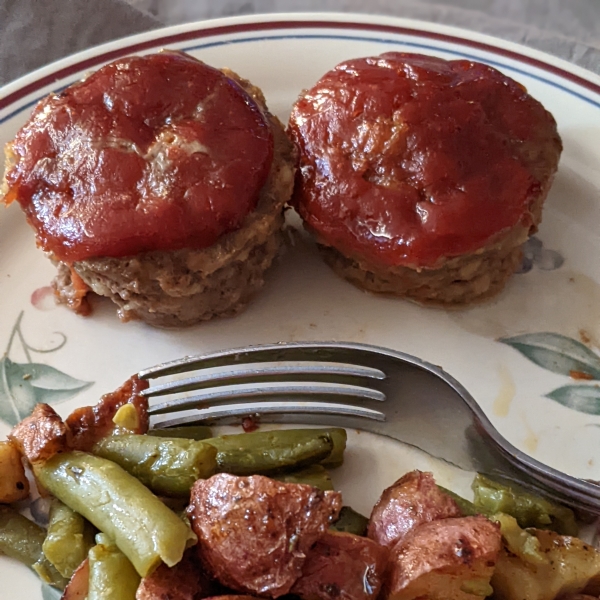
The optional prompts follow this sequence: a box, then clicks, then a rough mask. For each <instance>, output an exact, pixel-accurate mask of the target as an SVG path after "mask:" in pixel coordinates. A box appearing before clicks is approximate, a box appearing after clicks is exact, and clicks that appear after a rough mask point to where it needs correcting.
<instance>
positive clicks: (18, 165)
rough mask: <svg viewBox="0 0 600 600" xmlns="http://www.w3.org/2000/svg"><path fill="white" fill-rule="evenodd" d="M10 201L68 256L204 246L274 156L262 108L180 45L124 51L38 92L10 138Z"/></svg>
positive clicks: (248, 205)
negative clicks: (64, 84) (51, 90)
mask: <svg viewBox="0 0 600 600" xmlns="http://www.w3.org/2000/svg"><path fill="white" fill-rule="evenodd" d="M12 153H13V154H14V158H15V164H14V166H13V167H12V168H11V169H10V170H9V171H8V173H7V174H6V182H7V185H8V193H7V194H6V196H5V202H7V203H8V202H11V201H12V200H18V202H19V203H20V204H21V206H22V208H23V210H24V211H25V213H26V215H27V218H28V220H29V222H30V223H31V225H32V226H33V227H34V229H35V230H36V233H37V240H38V244H39V245H40V246H41V247H42V248H43V249H44V250H46V251H50V252H51V253H52V254H54V256H56V257H57V258H59V259H61V260H63V261H65V262H73V261H77V260H82V259H86V258H92V257H109V256H110V257H123V256H129V255H133V254H137V253H140V252H144V251H151V250H176V249H181V248H205V247H208V246H211V245H212V244H214V243H215V242H216V241H217V239H218V238H219V237H220V236H221V235H223V234H224V233H226V232H229V231H232V230H235V229H237V228H239V227H240V226H241V224H242V222H243V220H244V217H245V216H246V215H247V214H248V213H249V212H251V211H252V210H253V209H254V208H255V206H256V204H257V201H258V196H259V192H260V190H261V188H262V186H263V184H264V183H265V181H266V178H267V176H268V173H269V169H270V166H271V160H272V155H273V138H272V133H271V129H270V126H269V123H268V120H267V118H266V117H265V115H264V114H263V113H262V112H261V109H260V108H259V106H258V105H257V104H256V103H255V102H254V100H253V99H252V98H251V97H250V96H249V95H248V94H247V93H246V92H245V91H244V90H243V89H242V88H241V87H240V86H239V85H238V84H237V83H236V82H234V81H232V80H231V79H229V78H227V77H226V76H225V75H223V73H221V72H220V71H218V70H217V69H214V68H212V67H209V66H208V65H205V64H204V63H202V62H199V61H197V60H195V59H194V58H192V57H190V56H187V55H185V54H182V53H179V52H161V53H158V54H153V55H148V56H143V57H129V58H124V59H121V60H117V61H115V62H113V63H111V64H109V65H107V66H105V67H102V68H101V69H99V70H98V71H97V72H95V73H94V74H92V75H90V76H89V77H88V78H87V79H85V80H84V81H83V82H80V83H77V84H75V85H72V86H70V87H69V88H67V89H65V90H64V91H63V92H60V93H58V94H53V95H51V96H50V97H48V98H46V99H45V100H43V101H42V102H40V103H39V104H38V105H37V107H36V108H35V110H34V111H33V114H32V116H31V119H30V120H29V122H28V123H27V124H26V125H25V126H24V127H23V128H22V129H21V130H20V131H19V132H18V133H17V135H16V138H15V140H14V142H13V144H12Z"/></svg>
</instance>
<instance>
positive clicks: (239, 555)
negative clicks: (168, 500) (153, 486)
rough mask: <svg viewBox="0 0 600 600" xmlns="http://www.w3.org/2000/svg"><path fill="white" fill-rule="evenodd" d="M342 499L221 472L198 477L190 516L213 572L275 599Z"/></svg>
mask: <svg viewBox="0 0 600 600" xmlns="http://www.w3.org/2000/svg"><path fill="white" fill-rule="evenodd" d="M341 504H342V499H341V495H340V494H339V493H338V492H323V491H321V490H318V489H317V488H313V487H311V486H310V485H304V484H299V483H282V482H279V481H275V480H273V479H269V478H268V477H263V476H262V475H252V476H250V477H236V476H234V475H228V474H225V473H221V474H218V475H214V476H213V477H211V478H210V479H206V480H198V481H196V483H195V484H194V486H193V488H192V493H191V500H190V505H189V507H188V516H189V518H190V522H191V524H192V529H193V530H194V533H195V534H196V535H197V536H198V546H197V548H198V553H199V555H200V559H201V561H202V564H203V565H204V568H205V569H206V571H207V573H208V574H209V575H211V576H212V577H214V578H215V579H217V580H218V581H219V582H220V583H221V584H223V585H225V586H227V587H228V588H230V589H232V590H235V591H236V592H241V593H243V594H256V595H259V596H264V597H268V598H277V597H279V596H282V595H284V594H287V593H288V592H289V591H290V589H291V588H292V586H293V585H294V583H295V582H296V580H297V579H298V578H299V577H300V576H301V575H302V568H303V566H304V563H305V561H306V557H307V554H308V552H309V550H310V549H311V547H312V546H313V545H314V543H315V542H316V541H318V540H319V539H320V538H322V537H323V536H324V535H325V533H326V532H327V528H328V527H329V525H330V523H331V522H333V521H334V520H335V518H336V517H337V516H338V514H339V511H340V508H341Z"/></svg>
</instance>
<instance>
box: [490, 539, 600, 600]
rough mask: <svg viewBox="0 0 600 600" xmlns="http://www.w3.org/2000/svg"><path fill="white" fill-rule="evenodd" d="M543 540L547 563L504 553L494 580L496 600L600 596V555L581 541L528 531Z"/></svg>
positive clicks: (504, 551)
mask: <svg viewBox="0 0 600 600" xmlns="http://www.w3.org/2000/svg"><path fill="white" fill-rule="evenodd" d="M527 531H528V532H529V533H533V534H534V535H535V537H536V538H537V539H538V540H539V542H540V545H539V550H540V553H541V555H542V557H543V561H542V562H541V563H539V564H537V563H532V562H531V561H529V562H527V561H524V560H523V559H522V558H520V557H519V556H516V555H515V554H512V553H511V552H510V551H508V550H507V549H503V550H502V551H501V552H500V556H499V557H498V563H497V565H496V569H495V571H494V575H493V577H492V587H493V588H494V598H495V599H496V600H554V598H556V597H558V596H564V595H568V594H578V593H579V592H584V591H585V592H587V593H590V594H592V595H594V596H595V597H598V594H599V593H600V552H598V551H597V550H595V549H594V548H593V547H592V546H590V545H589V544H586V543H585V542H583V541H582V540H580V539H579V538H575V537H570V536H563V535H559V534H558V533H555V532H553V531H546V530H541V529H528V530H527Z"/></svg>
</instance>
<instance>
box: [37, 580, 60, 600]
mask: <svg viewBox="0 0 600 600" xmlns="http://www.w3.org/2000/svg"><path fill="white" fill-rule="evenodd" d="M61 597H62V592H61V591H60V590H57V589H56V588H53V587H52V586H51V585H48V584H47V583H42V598H43V600H60V599H61Z"/></svg>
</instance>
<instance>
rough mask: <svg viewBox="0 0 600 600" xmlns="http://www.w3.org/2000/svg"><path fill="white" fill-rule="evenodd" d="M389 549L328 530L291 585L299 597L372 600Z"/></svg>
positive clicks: (317, 599) (359, 538)
mask: <svg viewBox="0 0 600 600" xmlns="http://www.w3.org/2000/svg"><path fill="white" fill-rule="evenodd" d="M387 557H388V550H387V549H386V548H384V547H383V546H380V545H379V544H377V543H375V542H374V541H373V540H370V539H368V538H364V537H360V536H358V535H353V534H351V533H334V532H328V533H326V534H325V536H323V537H322V538H321V539H320V540H319V541H318V542H317V543H316V544H315V545H314V546H313V547H312V549H311V550H310V552H309V553H308V557H307V559H306V562H305V563H304V568H303V569H302V576H301V577H300V579H298V581H296V583H295V584H294V587H293V588H292V594H296V595H298V596H300V597H301V598H302V600H337V599H339V600H374V599H375V598H377V596H378V595H379V592H380V590H381V586H382V584H383V576H384V573H385V569H386V566H387Z"/></svg>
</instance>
